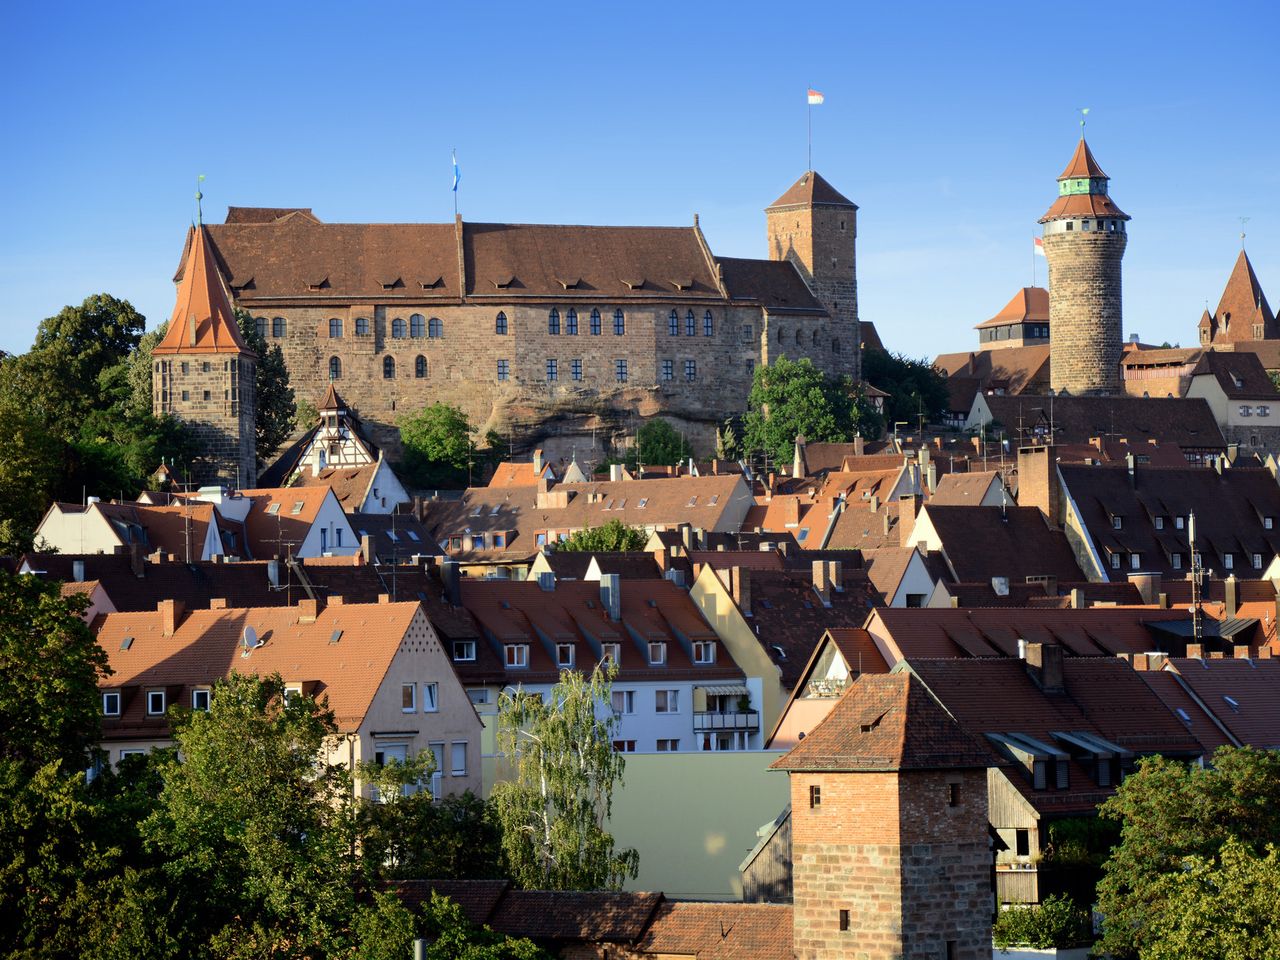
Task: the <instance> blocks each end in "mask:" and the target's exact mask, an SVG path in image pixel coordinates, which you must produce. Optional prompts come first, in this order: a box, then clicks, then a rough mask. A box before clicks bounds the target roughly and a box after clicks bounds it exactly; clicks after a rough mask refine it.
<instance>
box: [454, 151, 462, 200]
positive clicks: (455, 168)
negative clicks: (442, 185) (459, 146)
mask: <svg viewBox="0 0 1280 960" xmlns="http://www.w3.org/2000/svg"><path fill="white" fill-rule="evenodd" d="M461 179H462V174H460V173H459V172H458V151H457V150H455V151H453V192H454V193H457V192H458V181H459V180H461Z"/></svg>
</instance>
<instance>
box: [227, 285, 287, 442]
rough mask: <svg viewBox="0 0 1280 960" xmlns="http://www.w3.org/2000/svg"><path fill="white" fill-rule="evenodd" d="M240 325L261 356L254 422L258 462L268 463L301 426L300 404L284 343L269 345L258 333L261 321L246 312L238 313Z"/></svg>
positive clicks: (258, 368) (253, 348)
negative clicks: (299, 420)
mask: <svg viewBox="0 0 1280 960" xmlns="http://www.w3.org/2000/svg"><path fill="white" fill-rule="evenodd" d="M236 323H238V324H239V325H240V335H241V336H243V337H244V342H245V343H246V344H248V346H249V349H250V350H252V351H253V352H254V353H256V354H257V355H258V362H257V371H258V372H257V376H256V378H255V381H256V382H255V387H256V389H257V407H256V410H257V414H256V419H255V422H254V426H255V427H256V432H257V444H258V459H259V460H261V461H263V462H266V461H269V460H270V459H271V458H272V457H274V456H275V454H276V451H278V450H279V449H280V448H281V447H282V446H284V442H285V441H286V440H288V439H289V436H290V435H291V434H292V433H293V430H294V427H296V426H297V424H298V405H297V404H296V403H295V402H294V398H293V387H292V386H290V385H289V368H288V367H287V366H285V362H284V353H283V352H282V351H281V350H280V344H278V343H273V344H268V343H267V340H266V338H265V337H263V336H262V335H261V334H259V333H258V324H257V321H255V320H254V319H253V317H252V316H251V315H250V314H249V313H248V311H245V310H240V309H237V310H236Z"/></svg>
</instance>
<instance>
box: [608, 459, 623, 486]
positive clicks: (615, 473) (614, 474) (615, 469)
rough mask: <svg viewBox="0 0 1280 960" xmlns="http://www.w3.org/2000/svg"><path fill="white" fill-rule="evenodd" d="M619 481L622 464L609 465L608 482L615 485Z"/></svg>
mask: <svg viewBox="0 0 1280 960" xmlns="http://www.w3.org/2000/svg"><path fill="white" fill-rule="evenodd" d="M621 479H622V464H620V463H611V464H609V480H610V482H611V483H617V482H618V481H619V480H621Z"/></svg>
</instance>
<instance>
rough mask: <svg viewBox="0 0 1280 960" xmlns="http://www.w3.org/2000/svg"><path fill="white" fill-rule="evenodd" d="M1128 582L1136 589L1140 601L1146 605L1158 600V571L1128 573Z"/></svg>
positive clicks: (1155, 602) (1153, 603)
mask: <svg viewBox="0 0 1280 960" xmlns="http://www.w3.org/2000/svg"><path fill="white" fill-rule="evenodd" d="M1129 582H1130V583H1132V584H1133V585H1134V586H1135V587H1136V588H1137V590H1138V594H1139V596H1141V597H1142V602H1143V603H1145V604H1147V605H1148V606H1155V605H1157V604H1159V602H1160V574H1158V573H1131V574H1129Z"/></svg>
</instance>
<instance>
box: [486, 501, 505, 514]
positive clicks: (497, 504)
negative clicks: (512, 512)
mask: <svg viewBox="0 0 1280 960" xmlns="http://www.w3.org/2000/svg"><path fill="white" fill-rule="evenodd" d="M501 509H502V504H500V503H495V504H494V505H493V509H492V510H490V511H489V516H491V517H496V516H497V515H498V511H499V510H501Z"/></svg>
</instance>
